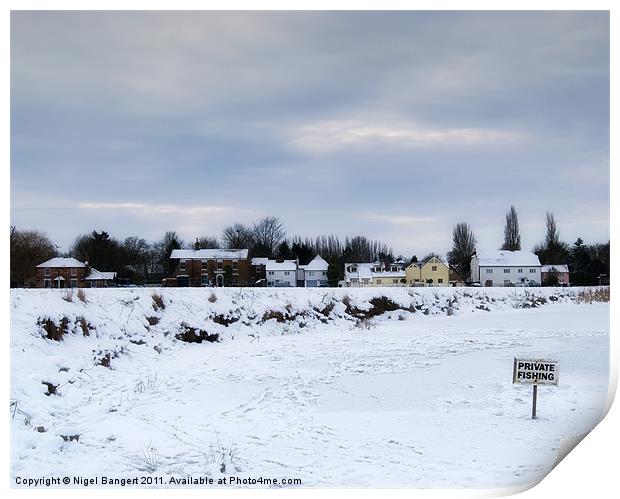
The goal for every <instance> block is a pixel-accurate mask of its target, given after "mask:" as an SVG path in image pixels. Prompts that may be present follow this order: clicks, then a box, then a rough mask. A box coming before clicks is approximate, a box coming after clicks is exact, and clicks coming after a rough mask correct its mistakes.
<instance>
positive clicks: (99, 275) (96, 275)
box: [84, 268, 116, 281]
mask: <svg viewBox="0 0 620 499" xmlns="http://www.w3.org/2000/svg"><path fill="white" fill-rule="evenodd" d="M115 277H116V272H100V271H99V270H97V269H94V268H93V269H91V270H90V274H88V276H86V277H85V278H84V280H86V281H98V280H112V279H114V278H115Z"/></svg>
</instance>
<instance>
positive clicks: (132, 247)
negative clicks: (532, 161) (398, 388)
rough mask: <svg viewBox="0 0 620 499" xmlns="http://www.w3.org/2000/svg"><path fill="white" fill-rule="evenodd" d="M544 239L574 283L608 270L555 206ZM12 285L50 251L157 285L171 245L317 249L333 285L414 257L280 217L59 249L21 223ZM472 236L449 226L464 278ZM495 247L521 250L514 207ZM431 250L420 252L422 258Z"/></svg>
mask: <svg viewBox="0 0 620 499" xmlns="http://www.w3.org/2000/svg"><path fill="white" fill-rule="evenodd" d="M545 223H546V227H547V232H546V236H545V239H544V240H543V241H542V242H540V243H539V244H537V245H536V246H535V247H534V249H533V251H534V253H536V254H537V255H538V257H539V259H540V262H541V264H543V265H545V264H566V263H567V264H568V265H569V268H570V270H571V283H573V284H575V285H594V284H598V283H599V276H600V275H602V274H604V275H607V276H609V242H607V243H605V244H590V245H587V244H585V243H584V241H583V240H582V239H581V238H578V239H577V241H575V243H574V244H572V245H568V244H567V243H565V242H563V241H561V240H560V236H559V231H558V228H557V224H556V221H555V218H554V216H553V214H552V213H547V215H546V220H545ZM10 244H11V249H10V256H11V272H10V274H11V275H10V280H11V286H12V287H21V286H28V285H29V284H30V283H32V281H33V280H34V277H35V267H36V265H38V264H39V263H42V262H44V261H46V260H48V259H50V258H52V257H54V256H72V257H74V258H77V259H78V260H80V261H88V262H89V264H90V265H91V266H92V267H95V268H96V269H97V270H100V271H114V272H117V276H118V278H119V279H121V280H126V281H127V282H133V283H136V284H158V283H161V280H162V279H163V278H165V277H169V276H170V275H171V274H172V272H173V270H174V266H175V265H176V262H175V261H172V260H171V259H170V253H171V252H172V250H174V249H209V248H227V249H239V248H247V249H249V252H250V257H267V258H284V259H287V260H289V259H290V260H292V259H298V260H299V263H300V264H302V265H305V264H307V263H309V262H310V261H311V260H312V259H313V258H314V257H315V256H316V255H321V257H322V258H323V259H325V260H326V261H327V262H328V264H329V268H328V280H329V283H330V285H333V286H335V285H337V283H338V281H339V280H341V279H343V277H344V264H345V263H361V262H373V261H381V262H383V263H385V264H389V263H392V262H394V261H396V260H403V261H405V262H406V263H407V264H408V263H410V262H417V261H418V257H417V256H416V255H414V256H412V257H411V258H405V257H403V255H397V256H394V252H393V250H392V248H391V247H390V246H389V245H387V244H386V243H384V242H382V241H378V240H372V239H369V238H367V237H365V236H363V235H358V236H354V237H345V238H344V239H341V238H339V237H338V236H335V235H333V234H330V235H321V236H318V237H316V238H314V239H313V238H308V237H306V238H302V237H300V236H292V237H288V236H287V233H286V230H285V227H284V224H283V223H282V222H281V220H280V219H279V218H277V217H264V218H261V219H259V220H257V221H255V222H253V223H251V224H249V225H246V224H242V223H234V224H231V225H229V226H227V227H226V228H224V230H223V231H222V233H221V234H220V235H219V236H213V235H198V236H196V237H195V239H194V241H184V240H183V239H182V238H181V237H180V236H179V234H177V232H176V231H174V230H170V231H167V232H166V233H165V234H164V235H163V237H162V238H161V239H159V240H156V241H147V240H146V239H144V238H142V237H139V236H130V237H127V238H125V239H122V240H121V239H117V238H115V237H113V236H111V235H110V234H109V233H108V232H106V231H99V232H98V231H96V230H94V231H92V232H91V233H88V234H82V235H80V236H78V237H77V238H76V239H75V241H74V242H73V244H72V245H71V247H70V249H69V251H67V252H66V253H61V252H59V251H58V249H57V247H56V245H55V244H54V243H53V242H52V241H51V240H50V239H49V238H48V237H47V236H46V235H45V234H43V233H41V232H39V231H34V230H18V229H17V228H15V227H14V226H12V227H11V237H10ZM476 244H477V241H476V238H475V236H474V233H473V231H472V229H471V227H470V226H469V225H468V224H467V223H466V222H461V223H458V224H457V225H456V226H455V227H454V229H453V232H452V249H451V250H450V251H449V252H448V254H447V260H448V262H449V263H450V264H451V265H452V266H453V267H454V268H455V269H456V270H457V271H458V272H459V273H460V275H461V277H462V278H463V279H467V278H468V277H469V274H470V271H471V269H470V262H471V257H472V255H473V254H474V252H475V250H476ZM500 249H504V250H509V251H515V250H520V249H521V234H520V229H519V221H518V216H517V211H516V209H515V207H514V206H511V207H510V209H509V210H508V212H507V213H506V222H505V227H504V241H503V243H502V244H501V246H500ZM432 256H437V257H439V258H441V257H440V255H438V254H437V253H429V254H427V255H425V256H424V257H422V258H421V261H425V260H427V259H428V258H430V257H432Z"/></svg>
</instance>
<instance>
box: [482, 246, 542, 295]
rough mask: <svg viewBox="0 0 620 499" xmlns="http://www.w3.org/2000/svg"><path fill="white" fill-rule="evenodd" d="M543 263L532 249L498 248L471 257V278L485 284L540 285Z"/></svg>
mask: <svg viewBox="0 0 620 499" xmlns="http://www.w3.org/2000/svg"><path fill="white" fill-rule="evenodd" d="M540 269H541V265H540V260H538V256H536V255H535V254H534V253H532V252H530V251H504V250H498V251H493V252H488V253H480V254H474V255H473V256H472V257H471V280H472V281H474V282H476V281H477V282H479V283H480V284H482V285H483V286H515V285H518V286H540V283H541V272H540Z"/></svg>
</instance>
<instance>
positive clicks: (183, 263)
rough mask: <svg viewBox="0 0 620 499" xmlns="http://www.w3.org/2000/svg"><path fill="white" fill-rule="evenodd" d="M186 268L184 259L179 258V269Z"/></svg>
mask: <svg viewBox="0 0 620 499" xmlns="http://www.w3.org/2000/svg"><path fill="white" fill-rule="evenodd" d="M186 268H187V266H186V264H185V260H181V261H180V262H179V270H185V269H186Z"/></svg>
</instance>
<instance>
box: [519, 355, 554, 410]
mask: <svg viewBox="0 0 620 499" xmlns="http://www.w3.org/2000/svg"><path fill="white" fill-rule="evenodd" d="M559 375H560V363H559V362H558V361H557V360H545V359H517V358H515V359H514V364H513V368H512V382H513V384H514V383H519V384H524V385H532V419H536V403H537V401H538V400H537V399H538V385H556V386H557V385H558V381H559Z"/></svg>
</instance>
